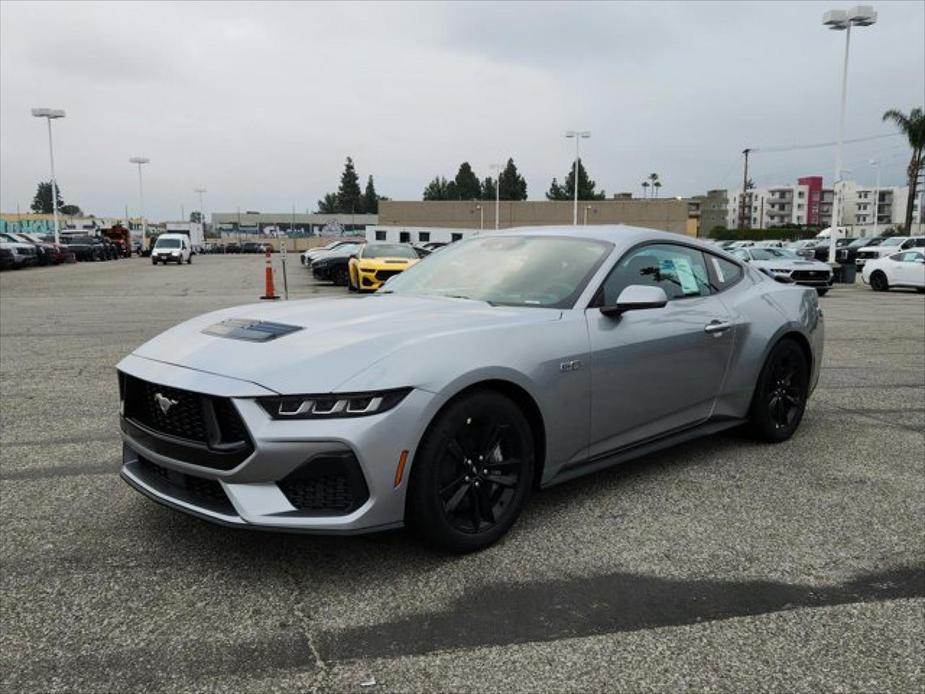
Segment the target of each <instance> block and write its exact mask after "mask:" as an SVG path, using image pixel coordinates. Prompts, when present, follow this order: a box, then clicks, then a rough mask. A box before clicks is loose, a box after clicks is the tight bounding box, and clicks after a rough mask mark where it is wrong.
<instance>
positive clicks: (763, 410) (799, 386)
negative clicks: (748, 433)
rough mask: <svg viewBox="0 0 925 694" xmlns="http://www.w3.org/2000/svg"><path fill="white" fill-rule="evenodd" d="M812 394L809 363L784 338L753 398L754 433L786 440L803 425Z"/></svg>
mask: <svg viewBox="0 0 925 694" xmlns="http://www.w3.org/2000/svg"><path fill="white" fill-rule="evenodd" d="M808 395H809V364H807V361H806V356H805V355H804V354H803V350H802V349H801V348H800V346H799V345H798V344H797V343H796V342H795V341H793V340H791V339H789V338H785V339H783V340H781V341H780V342H778V343H777V345H775V347H774V349H773V350H771V354H770V355H769V356H768V358H767V361H766V362H765V364H764V368H763V369H762V370H761V375H760V376H759V378H758V386H757V388H756V389H755V394H754V397H753V399H752V407H751V416H750V418H751V424H752V429H753V431H754V433H755V435H756V436H757V437H758V438H759V439H761V440H763V441H769V442H772V443H780V442H781V441H786V440H787V439H789V438H790V437H791V436H793V434H794V432H795V431H796V430H797V427H799V426H800V422H801V421H802V419H803V412H804V411H805V409H806V399H807V397H808Z"/></svg>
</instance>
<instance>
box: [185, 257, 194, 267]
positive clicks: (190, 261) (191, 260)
mask: <svg viewBox="0 0 925 694" xmlns="http://www.w3.org/2000/svg"><path fill="white" fill-rule="evenodd" d="M186 264H187V265H192V264H193V256H192V255H191V256H190V257H189V258H187V259H186Z"/></svg>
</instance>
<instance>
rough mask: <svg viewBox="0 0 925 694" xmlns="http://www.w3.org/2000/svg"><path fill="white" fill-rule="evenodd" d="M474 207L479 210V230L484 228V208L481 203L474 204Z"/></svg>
mask: <svg viewBox="0 0 925 694" xmlns="http://www.w3.org/2000/svg"><path fill="white" fill-rule="evenodd" d="M475 209H477V210H478V211H479V231H484V230H485V210H484V209H483V208H482V206H481V205H476V206H475Z"/></svg>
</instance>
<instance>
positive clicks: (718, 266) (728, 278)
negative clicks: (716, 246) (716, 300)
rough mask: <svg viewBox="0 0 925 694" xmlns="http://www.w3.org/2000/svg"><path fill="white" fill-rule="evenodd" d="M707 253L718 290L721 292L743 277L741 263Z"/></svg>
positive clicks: (714, 283) (708, 262)
mask: <svg viewBox="0 0 925 694" xmlns="http://www.w3.org/2000/svg"><path fill="white" fill-rule="evenodd" d="M706 255H707V264H708V265H709V267H710V273H711V274H712V276H713V285H714V286H715V287H716V291H718V292H721V291H723V290H724V289H727V288H728V287H731V286H732V285H734V284H735V283H736V282H738V281H739V280H740V279H742V268H741V267H740V266H739V265H736V264H735V263H733V262H730V261H728V260H726V259H724V258H720V257H719V256H716V255H712V254H710V253H707V254H706Z"/></svg>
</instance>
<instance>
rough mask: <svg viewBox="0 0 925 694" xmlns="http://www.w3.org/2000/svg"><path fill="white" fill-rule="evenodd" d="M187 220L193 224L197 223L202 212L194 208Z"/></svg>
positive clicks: (200, 219) (200, 218)
mask: <svg viewBox="0 0 925 694" xmlns="http://www.w3.org/2000/svg"><path fill="white" fill-rule="evenodd" d="M189 220H190V221H191V222H192V223H193V224H199V223H200V222H201V221H202V213H201V212H200V211H199V210H194V211H192V212H190V213H189Z"/></svg>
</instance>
